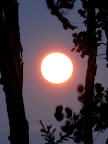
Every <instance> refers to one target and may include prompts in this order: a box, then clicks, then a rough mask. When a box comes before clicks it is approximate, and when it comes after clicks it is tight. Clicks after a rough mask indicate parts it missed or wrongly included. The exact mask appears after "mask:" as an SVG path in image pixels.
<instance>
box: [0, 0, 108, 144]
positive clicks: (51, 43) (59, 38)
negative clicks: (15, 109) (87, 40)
mask: <svg viewBox="0 0 108 144" xmlns="http://www.w3.org/2000/svg"><path fill="white" fill-rule="evenodd" d="M18 2H19V25H20V35H21V43H22V46H23V61H24V84H23V97H24V104H25V111H26V116H27V119H28V121H29V127H30V144H44V143H45V141H44V139H43V137H41V133H40V128H41V127H40V124H39V120H42V121H43V123H44V124H45V125H47V124H48V125H50V124H52V125H54V127H57V128H58V127H59V125H60V124H59V123H58V122H57V121H56V120H55V118H54V116H53V114H54V111H55V107H56V106H57V105H59V104H61V105H63V106H64V107H65V106H69V107H71V108H72V109H73V111H76V112H78V110H79V108H80V103H79V102H78V100H77V97H78V93H77V91H76V86H77V85H78V84H79V83H83V84H84V82H85V75H86V68H87V57H86V58H84V59H81V57H80V55H79V54H78V53H76V52H73V53H71V49H72V48H73V47H74V45H73V42H72V33H73V32H72V31H70V30H67V31H66V30H64V29H63V27H62V24H61V23H60V22H59V20H58V19H57V18H56V17H55V16H52V15H51V14H50V11H49V10H48V9H47V5H46V3H45V0H23V1H21V0H18ZM80 6H81V4H80V2H79V0H77V2H76V5H75V10H72V12H70V11H67V10H66V11H65V15H66V16H67V17H68V18H69V19H70V21H71V22H72V23H74V24H76V25H77V26H78V29H77V30H76V32H77V31H80V30H85V27H84V26H83V25H82V23H81V22H82V19H81V18H80V17H79V15H78V14H77V9H78V8H79V7H80ZM51 52H61V53H64V54H66V55H67V56H69V58H70V59H71V60H72V62H73V74H72V76H71V78H70V79H69V80H68V81H67V82H65V83H63V84H59V85H56V84H52V83H49V82H48V81H46V80H45V79H44V78H43V77H42V75H41V71H40V70H41V69H40V65H41V62H42V60H43V58H44V57H45V56H46V55H47V54H49V53H51ZM99 52H101V50H100V51H99ZM102 52H103V50H102ZM97 62H98V63H99V64H98V72H97V76H96V82H101V83H102V84H103V86H105V87H107V82H108V77H107V69H106V62H105V61H104V60H100V59H98V61H97ZM105 76H106V78H104V77H105ZM8 135H9V126H8V118H7V113H6V104H5V95H4V93H3V92H2V86H0V142H1V143H2V144H9V141H8ZM95 135H96V134H95ZM94 137H95V136H94ZM104 137H105V134H102V135H101V136H100V137H99V138H98V139H96V141H95V144H96V143H97V144H104V141H103V139H104ZM68 143H69V142H68ZM68 143H67V144H68ZM73 144H74V143H73Z"/></svg>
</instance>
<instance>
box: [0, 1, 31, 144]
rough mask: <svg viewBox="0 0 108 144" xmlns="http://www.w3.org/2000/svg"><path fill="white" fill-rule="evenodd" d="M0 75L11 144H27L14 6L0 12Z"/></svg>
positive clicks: (27, 129) (16, 15)
mask: <svg viewBox="0 0 108 144" xmlns="http://www.w3.org/2000/svg"><path fill="white" fill-rule="evenodd" d="M0 71H1V76H2V77H1V80H0V82H1V84H2V85H4V88H3V90H4V92H5V95H6V104H7V113H8V118H9V126H10V136H9V140H10V143H11V144H29V127H28V122H27V119H26V116H25V109H24V102H23V96H22V84H23V62H22V46H21V43H20V34H19V23H18V4H17V3H16V4H14V5H12V6H6V7H2V8H1V9H0Z"/></svg>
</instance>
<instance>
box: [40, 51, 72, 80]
mask: <svg viewBox="0 0 108 144" xmlns="http://www.w3.org/2000/svg"><path fill="white" fill-rule="evenodd" d="M72 71H73V65H72V62H71V60H70V59H69V58H68V57H67V56H66V55H64V54H62V53H51V54H49V55H47V56H46V57H45V58H44V59H43V61H42V63H41V73H42V75H43V77H44V78H45V79H46V80H48V81H49V82H52V83H63V82H65V81H66V80H68V79H69V78H70V77H71V75H72Z"/></svg>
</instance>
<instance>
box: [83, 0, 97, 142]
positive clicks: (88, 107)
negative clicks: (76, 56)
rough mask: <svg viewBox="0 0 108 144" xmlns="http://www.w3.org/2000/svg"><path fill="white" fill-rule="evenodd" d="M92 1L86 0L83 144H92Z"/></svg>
mask: <svg viewBox="0 0 108 144" xmlns="http://www.w3.org/2000/svg"><path fill="white" fill-rule="evenodd" d="M92 3H93V1H92V0H88V22H87V32H88V50H89V58H88V67H87V73H86V81H85V94H84V96H85V98H84V107H85V116H84V123H85V129H84V144H93V136H92V110H93V108H92V102H93V95H94V80H95V75H96V57H97V42H96V26H95V8H93V7H92Z"/></svg>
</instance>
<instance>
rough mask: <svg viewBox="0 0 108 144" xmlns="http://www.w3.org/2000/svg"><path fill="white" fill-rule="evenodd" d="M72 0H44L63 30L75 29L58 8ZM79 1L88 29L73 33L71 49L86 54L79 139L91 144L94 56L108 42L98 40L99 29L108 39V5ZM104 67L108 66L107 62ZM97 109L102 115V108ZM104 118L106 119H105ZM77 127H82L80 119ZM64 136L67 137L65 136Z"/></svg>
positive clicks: (95, 67)
mask: <svg viewBox="0 0 108 144" xmlns="http://www.w3.org/2000/svg"><path fill="white" fill-rule="evenodd" d="M75 1H76V0H57V1H54V0H46V2H47V6H48V8H49V9H50V10H51V14H52V15H55V16H57V17H58V19H59V20H60V21H61V22H62V23H63V28H64V29H68V28H69V29H71V30H74V29H75V28H77V27H76V26H73V25H71V24H70V23H69V20H68V19H67V18H65V17H64V16H63V14H62V13H61V11H60V10H61V9H62V8H66V9H72V8H73V7H74V3H75ZM81 2H82V9H79V10H78V13H79V14H80V15H81V17H83V18H84V22H83V23H84V24H85V26H86V27H87V30H86V31H83V32H79V33H78V34H77V33H73V42H74V44H75V48H73V49H72V51H74V50H75V49H76V51H77V52H78V53H81V57H82V58H84V56H85V55H88V67H87V73H86V80H85V90H84V93H83V105H84V106H83V109H84V113H83V127H81V128H82V129H83V135H84V136H83V138H82V141H83V142H84V144H93V136H92V129H93V126H94V125H96V121H95V124H94V125H93V114H94V106H93V104H94V87H95V85H94V81H95V75H96V69H97V65H96V58H97V56H99V55H97V49H98V46H100V45H105V46H106V45H108V43H107V44H104V43H103V42H102V41H101V40H102V31H104V32H105V34H106V38H107V39H108V28H107V25H108V19H107V17H108V8H106V1H102V4H101V2H98V1H97V0H95V1H93V0H81ZM96 8H98V11H96ZM107 41H108V40H107ZM105 59H106V60H107V62H108V46H107V47H106V58H105ZM106 66H108V64H107V65H106ZM98 87H99V86H98ZM100 88H101V86H100ZM97 93H98V92H97ZM100 93H101V91H100ZM98 94H99V93H98ZM106 97H107V94H106ZM96 103H97V102H96ZM107 103H108V102H107V100H106V104H107ZM95 108H96V107H95ZM100 109H102V107H101V108H100ZM56 110H57V109H56ZM68 110H69V109H68ZM98 110H99V109H98ZM104 110H105V109H103V111H104ZM61 111H62V110H61ZM66 112H67V111H66ZM98 112H99V113H100V115H101V110H100V111H98ZM59 114H60V113H59ZM81 115H82V114H81ZM56 116H57V115H55V117H56ZM56 118H57V117H56ZM59 118H60V120H61V119H62V118H63V115H62V114H60V115H59ZM73 119H76V121H77V120H78V119H79V116H75V115H74V118H73ZM106 119H107V118H106ZM95 120H96V119H95ZM106 121H107V122H108V119H107V120H106ZM100 122H101V123H102V119H101V120H100ZM66 126H67V127H68V128H70V129H71V130H70V132H73V129H74V128H76V127H74V128H72V127H71V126H70V123H69V122H67V123H66ZM80 126H82V122H81V125H80ZM106 127H107V126H106ZM97 129H98V128H97ZM76 133H77V134H76V136H77V135H79V133H78V132H76ZM80 134H81V133H80ZM81 137H82V136H81ZM81 137H80V139H81ZM61 138H66V137H64V136H63V137H62V135H61ZM67 138H69V137H68V136H67ZM75 142H80V140H79V139H77V140H75Z"/></svg>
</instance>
